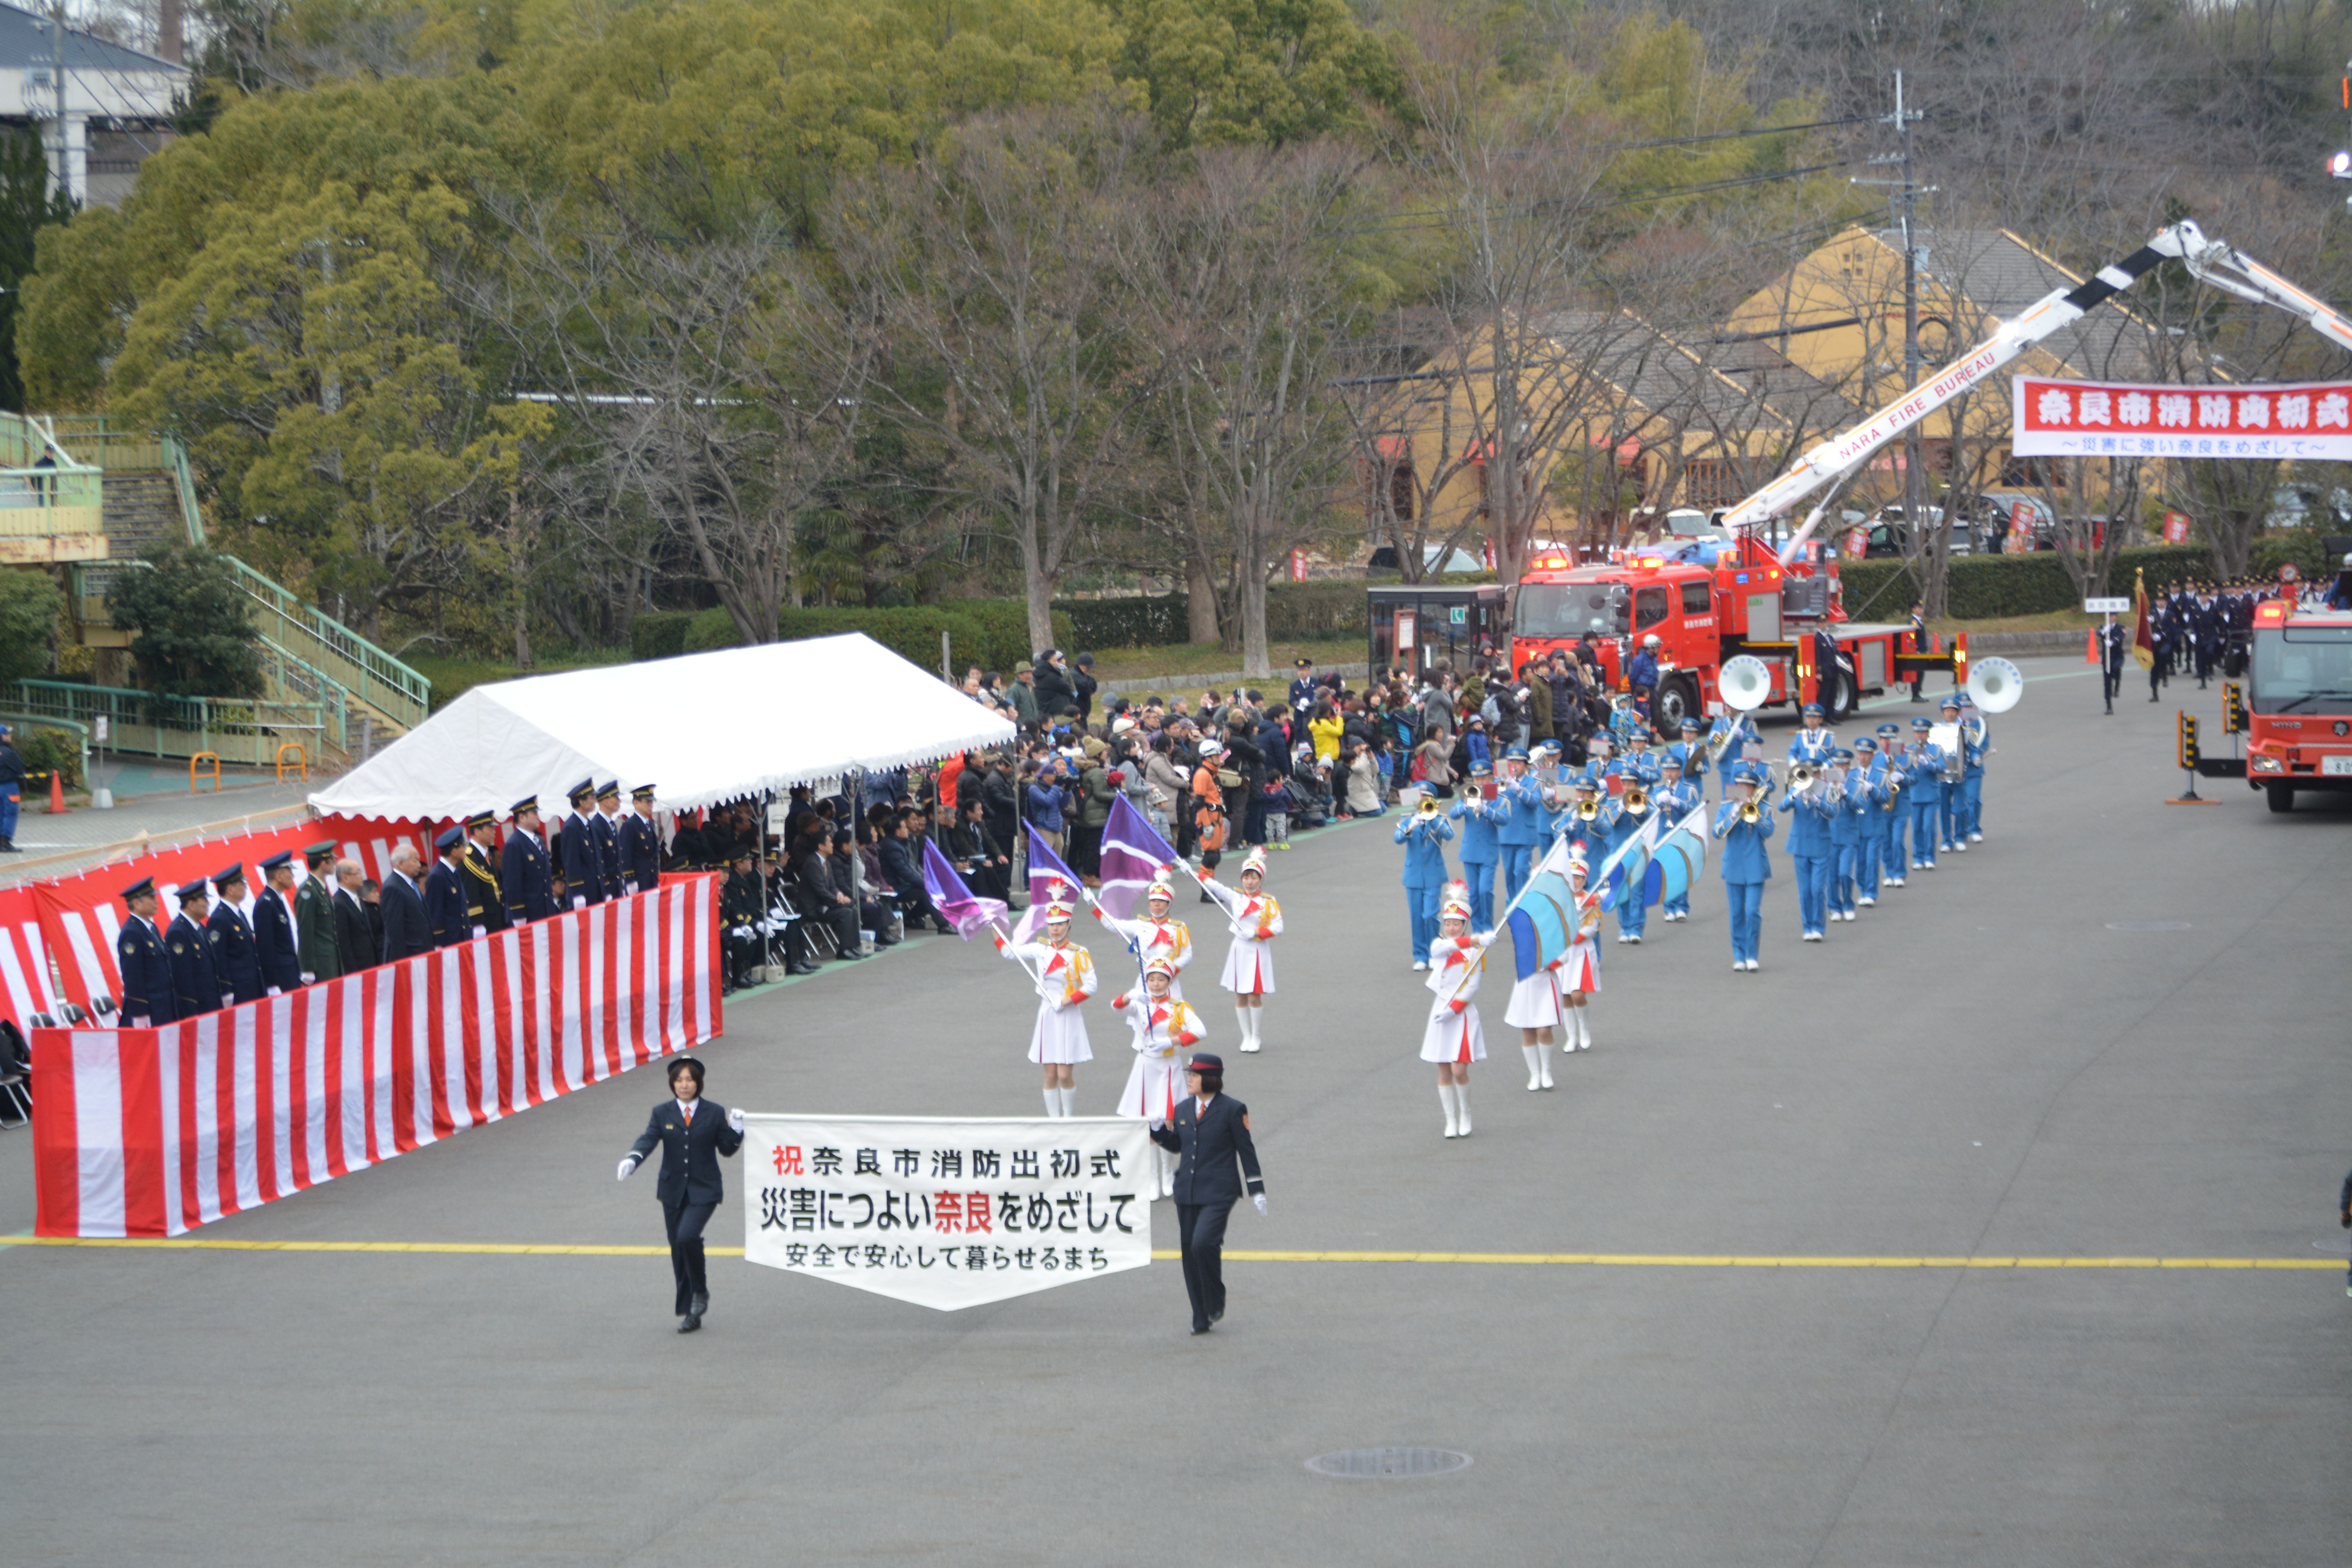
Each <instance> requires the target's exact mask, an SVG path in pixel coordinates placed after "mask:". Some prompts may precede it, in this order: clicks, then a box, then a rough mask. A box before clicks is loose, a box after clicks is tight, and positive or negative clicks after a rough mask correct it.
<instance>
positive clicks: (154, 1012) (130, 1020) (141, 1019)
mask: <svg viewBox="0 0 2352 1568" xmlns="http://www.w3.org/2000/svg"><path fill="white" fill-rule="evenodd" d="M155 901H156V900H155V879H154V878H152V877H142V878H140V879H139V880H137V881H135V882H133V883H131V886H129V887H127V888H125V889H122V903H123V907H124V908H126V909H128V910H130V911H131V918H130V919H129V920H127V921H123V922H122V929H121V931H116V932H115V933H114V966H115V968H116V969H117V970H118V971H119V972H120V973H121V976H122V1000H121V1008H122V1010H121V1014H120V1015H119V1016H120V1017H121V1019H122V1020H123V1021H124V1022H125V1023H127V1024H129V1025H130V1026H131V1027H132V1028H134V1029H144V1028H149V1027H152V1026H157V1025H163V1024H173V1023H177V1022H178V1021H179V1017H180V1013H179V1008H178V1007H177V1006H176V1005H174V1002H173V991H172V965H171V963H170V961H169V960H168V959H166V958H165V957H164V956H163V932H162V931H158V930H157V929H156V927H155Z"/></svg>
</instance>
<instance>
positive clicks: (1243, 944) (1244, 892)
mask: <svg viewBox="0 0 2352 1568" xmlns="http://www.w3.org/2000/svg"><path fill="white" fill-rule="evenodd" d="M1202 887H1204V888H1206V889H1208V893H1209V896H1210V897H1211V898H1213V899H1214V900H1217V903H1218V904H1219V906H1220V907H1222V908H1223V910H1224V911H1225V918H1226V920H1227V921H1230V922H1231V923H1232V927H1233V938H1234V942H1233V946H1232V947H1231V948H1230V949H1228V950H1227V951H1226V953H1225V970H1224V973H1223V975H1221V976H1220V977H1219V981H1220V983H1221V984H1223V986H1224V988H1225V989H1226V990H1228V991H1230V992H1232V993H1233V994H1234V1019H1235V1020H1236V1021H1237V1022H1238V1023H1239V1024H1240V1026H1241V1031H1242V1039H1241V1047H1242V1049H1243V1050H1244V1051H1255V1050H1256V1049H1257V1048H1258V1047H1261V1046H1263V1045H1264V1044H1265V1039H1264V1037H1261V1036H1260V1034H1259V1033H1258V1029H1259V1026H1260V1025H1261V1023H1263V1021H1264V1016H1265V999H1266V998H1267V997H1269V996H1271V995H1273V994H1274V939H1275V938H1276V937H1278V936H1280V935H1281V934H1282V905H1281V904H1279V903H1278V902H1276V900H1275V898H1274V895H1273V894H1271V893H1269V892H1267V891H1266V890H1265V847H1264V846H1260V847H1257V848H1255V849H1253V850H1251V851H1250V852H1249V858H1248V859H1246V860H1244V861H1243V862H1242V874H1241V889H1240V890H1239V891H1235V890H1234V889H1231V888H1227V887H1223V886H1222V885H1220V884H1219V883H1217V882H1215V881H1207V882H1203V883H1202Z"/></svg>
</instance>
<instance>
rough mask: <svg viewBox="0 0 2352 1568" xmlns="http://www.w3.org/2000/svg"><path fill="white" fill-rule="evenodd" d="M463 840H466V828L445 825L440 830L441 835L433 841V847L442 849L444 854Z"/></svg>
mask: <svg viewBox="0 0 2352 1568" xmlns="http://www.w3.org/2000/svg"><path fill="white" fill-rule="evenodd" d="M464 842H466V830H465V829H464V828H462V827H445V828H443V829H442V830H441V837H438V838H436V839H435V840H434V841H433V847H434V848H436V849H438V850H440V851H442V852H443V853H444V854H446V853H447V852H448V851H450V850H452V849H455V848H456V847H457V846H458V845H460V844H463V843H464Z"/></svg>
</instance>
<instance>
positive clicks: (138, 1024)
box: [131, 1015, 148, 1029]
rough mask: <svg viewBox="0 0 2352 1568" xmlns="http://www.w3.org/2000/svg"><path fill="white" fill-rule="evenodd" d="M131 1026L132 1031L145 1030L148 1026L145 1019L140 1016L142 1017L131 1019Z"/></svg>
mask: <svg viewBox="0 0 2352 1568" xmlns="http://www.w3.org/2000/svg"><path fill="white" fill-rule="evenodd" d="M147 1026H148V1025H147V1019H146V1017H145V1016H143V1015H142V1016H139V1017H136V1018H133V1019H131V1027H132V1028H134V1029H143V1028H146V1027H147Z"/></svg>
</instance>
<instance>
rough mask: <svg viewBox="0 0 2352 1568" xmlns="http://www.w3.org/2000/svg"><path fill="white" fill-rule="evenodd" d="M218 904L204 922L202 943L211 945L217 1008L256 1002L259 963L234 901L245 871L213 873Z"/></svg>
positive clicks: (236, 868)
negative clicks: (219, 993) (217, 977)
mask: <svg viewBox="0 0 2352 1568" xmlns="http://www.w3.org/2000/svg"><path fill="white" fill-rule="evenodd" d="M213 892H214V894H215V897H216V898H217V899H218V900H219V901H218V902H217V903H215V904H214V905H213V912H212V913H211V914H210V915H209V916H207V917H206V918H205V942H209V943H211V944H212V950H213V968H214V969H215V971H217V972H218V973H219V975H220V983H221V991H222V993H223V995H222V997H221V1005H222V1006H224V1007H233V1006H235V1005H236V1004H238V1003H240V1002H257V1001H259V1000H260V999H261V995H262V983H261V960H260V957H259V955H258V954H257V952H256V950H255V946H254V941H253V927H252V926H251V925H249V924H247V921H246V918H245V911H244V910H240V909H238V908H237V907H236V906H237V900H239V899H241V898H243V897H244V896H245V868H244V867H242V866H231V867H228V868H226V869H224V870H220V871H215V872H214V873H213Z"/></svg>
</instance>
